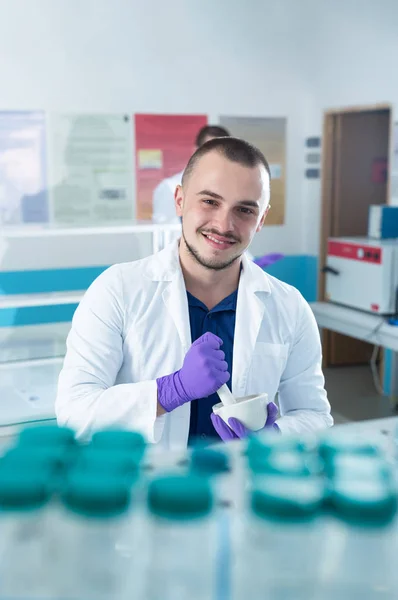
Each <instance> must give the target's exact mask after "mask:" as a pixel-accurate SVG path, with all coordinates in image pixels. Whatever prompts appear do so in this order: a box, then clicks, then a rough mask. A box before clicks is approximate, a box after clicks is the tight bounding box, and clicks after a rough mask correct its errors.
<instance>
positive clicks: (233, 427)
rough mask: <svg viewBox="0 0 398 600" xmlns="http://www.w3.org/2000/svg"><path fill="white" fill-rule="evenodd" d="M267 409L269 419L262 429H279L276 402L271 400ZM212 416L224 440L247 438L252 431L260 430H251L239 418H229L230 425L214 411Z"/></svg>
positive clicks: (215, 426)
mask: <svg viewBox="0 0 398 600" xmlns="http://www.w3.org/2000/svg"><path fill="white" fill-rule="evenodd" d="M267 409H268V416H267V420H266V422H265V425H264V427H263V429H261V430H260V431H266V430H269V429H273V430H277V431H279V427H278V425H277V424H276V423H275V421H276V418H277V416H278V407H277V406H276V404H274V402H270V403H269V404H268V407H267ZM210 418H211V422H212V423H213V427H214V429H215V430H216V431H217V433H218V435H219V436H220V438H221V439H222V441H223V442H229V441H230V440H236V439H243V438H246V437H247V436H248V435H250V434H251V433H259V432H258V431H256V432H254V431H251V430H250V429H247V427H245V426H244V425H243V423H241V422H240V421H238V419H234V418H231V419H228V425H229V427H228V425H227V424H226V423H225V422H224V421H223V420H222V418H221V417H219V416H218V415H215V414H214V413H212V414H211V415H210Z"/></svg>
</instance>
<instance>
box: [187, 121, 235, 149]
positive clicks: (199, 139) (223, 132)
mask: <svg viewBox="0 0 398 600" xmlns="http://www.w3.org/2000/svg"><path fill="white" fill-rule="evenodd" d="M230 135H231V134H230V133H229V131H228V129H225V127H221V125H205V126H204V127H202V129H201V130H200V131H199V133H198V135H197V136H196V140H195V143H196V146H197V147H198V148H200V146H202V144H204V143H205V140H206V138H219V137H229V136H230Z"/></svg>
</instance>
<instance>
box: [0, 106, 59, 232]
mask: <svg viewBox="0 0 398 600" xmlns="http://www.w3.org/2000/svg"><path fill="white" fill-rule="evenodd" d="M48 218H49V207H48V193H47V181H46V120H45V114H44V112H43V111H0V226H1V225H20V224H24V223H47V222H48Z"/></svg>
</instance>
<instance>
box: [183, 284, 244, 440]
mask: <svg viewBox="0 0 398 600" xmlns="http://www.w3.org/2000/svg"><path fill="white" fill-rule="evenodd" d="M187 296H188V307H189V321H190V324H191V338H192V343H193V342H194V341H195V340H197V339H198V338H200V336H201V335H203V334H204V333H206V332H208V331H211V332H212V333H214V334H215V335H217V336H218V337H219V338H221V339H222V340H223V342H224V343H223V345H222V346H221V350H222V351H223V352H224V353H225V360H226V361H227V363H228V372H229V374H230V375H231V378H230V379H229V381H228V384H227V385H228V387H229V388H230V389H231V382H232V354H233V349H234V333H235V317H236V301H237V298H238V290H236V291H235V292H233V293H232V294H231V295H230V296H227V297H226V298H224V300H222V301H221V302H219V304H217V306H215V307H214V308H212V309H211V310H209V309H208V308H207V306H206V305H205V304H203V302H201V301H200V300H198V299H197V298H195V296H192V294H190V293H189V292H187ZM218 402H220V400H219V398H218V395H217V394H212V395H211V396H208V397H207V398H200V399H199V400H193V401H192V402H191V421H190V425H189V438H188V443H192V442H193V441H194V440H195V439H197V438H199V439H200V438H202V439H206V438H217V439H219V436H218V434H217V432H216V431H215V429H214V427H213V425H212V422H211V420H210V414H211V412H212V407H213V406H214V404H217V403H218Z"/></svg>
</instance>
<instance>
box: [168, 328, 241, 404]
mask: <svg viewBox="0 0 398 600" xmlns="http://www.w3.org/2000/svg"><path fill="white" fill-rule="evenodd" d="M222 343H223V341H222V340H221V339H220V338H219V337H217V336H216V335H214V333H210V332H208V333H205V334H204V335H202V336H201V337H200V338H198V339H197V340H196V341H195V342H194V343H193V344H192V346H191V347H190V349H189V350H188V352H187V353H186V355H185V359H184V364H183V365H182V367H181V369H180V370H179V371H176V372H175V373H172V374H171V375H166V376H165V377H159V379H157V380H156V383H157V385H158V402H159V404H161V406H163V408H164V409H165V411H166V412H170V411H171V410H174V409H175V408H177V407H178V406H181V405H182V404H185V402H190V401H191V400H197V399H198V398H206V396H210V395H211V394H214V392H216V391H217V390H218V389H220V387H221V386H222V385H224V383H227V381H228V380H229V378H230V374H229V373H228V364H227V362H226V360H225V354H224V352H223V351H222V350H220V347H221V345H222Z"/></svg>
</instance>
